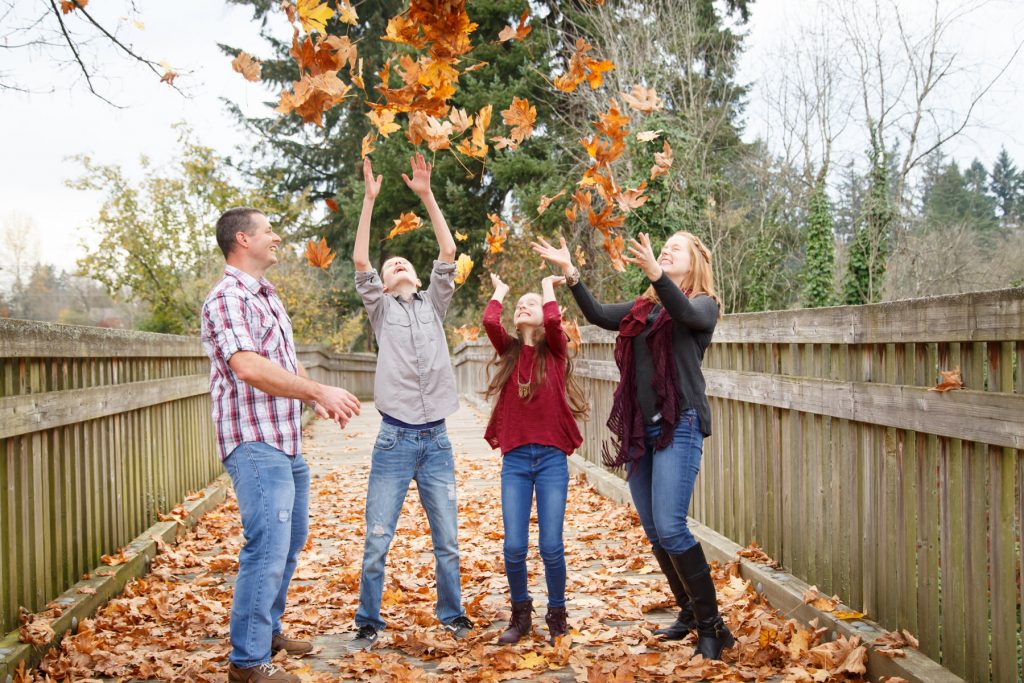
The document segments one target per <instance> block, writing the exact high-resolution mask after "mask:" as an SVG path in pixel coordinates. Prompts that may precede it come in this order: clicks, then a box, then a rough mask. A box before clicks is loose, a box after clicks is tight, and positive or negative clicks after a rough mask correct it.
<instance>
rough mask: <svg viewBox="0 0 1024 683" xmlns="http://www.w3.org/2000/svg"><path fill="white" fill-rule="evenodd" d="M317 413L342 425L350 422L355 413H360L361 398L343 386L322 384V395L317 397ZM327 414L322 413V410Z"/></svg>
mask: <svg viewBox="0 0 1024 683" xmlns="http://www.w3.org/2000/svg"><path fill="white" fill-rule="evenodd" d="M316 404H317V415H320V416H321V417H328V418H330V419H332V420H334V421H335V422H337V423H338V424H339V425H340V426H341V427H344V426H345V425H346V424H348V421H349V420H350V419H352V416H353V415H358V414H359V409H360V407H361V405H362V404H360V403H359V399H358V398H356V397H355V396H353V395H352V394H351V393H349V392H348V391H346V390H344V389H342V388H341V387H331V386H327V385H326V384H321V385H320V396H318V397H317V400H316ZM321 410H322V411H324V413H326V415H321V413H320V411H321Z"/></svg>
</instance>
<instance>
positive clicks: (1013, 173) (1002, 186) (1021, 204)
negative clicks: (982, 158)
mask: <svg viewBox="0 0 1024 683" xmlns="http://www.w3.org/2000/svg"><path fill="white" fill-rule="evenodd" d="M988 189H989V191H990V192H991V193H992V194H993V195H994V196H995V204H996V208H997V210H998V212H999V219H1000V223H1001V225H1002V227H1003V228H1015V227H1017V226H1018V225H1020V222H1021V214H1022V209H1024V175H1022V174H1021V173H1020V171H1018V170H1017V167H1016V166H1015V165H1014V163H1013V161H1011V160H1010V155H1009V154H1008V153H1007V151H1006V148H1005V147H1003V148H1001V149H1000V150H999V156H998V157H996V162H995V163H994V164H993V165H992V175H991V181H990V182H989V185H988Z"/></svg>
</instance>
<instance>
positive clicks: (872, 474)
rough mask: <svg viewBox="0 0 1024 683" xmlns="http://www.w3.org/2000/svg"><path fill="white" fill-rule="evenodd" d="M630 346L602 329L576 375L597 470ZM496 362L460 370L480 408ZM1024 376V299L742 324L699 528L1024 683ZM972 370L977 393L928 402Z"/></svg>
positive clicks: (717, 342) (718, 388) (711, 364)
mask: <svg viewBox="0 0 1024 683" xmlns="http://www.w3.org/2000/svg"><path fill="white" fill-rule="evenodd" d="M613 344H614V335H612V334H610V333H607V332H604V331H601V330H598V329H596V328H585V329H584V344H583V347H582V349H581V350H580V354H579V358H578V360H577V361H576V363H575V365H576V371H577V374H578V375H579V376H581V377H583V378H584V383H585V386H586V390H587V393H588V396H589V398H590V401H591V405H592V407H593V415H594V419H592V420H591V421H590V422H589V423H586V424H585V425H583V427H582V431H583V435H584V440H585V441H584V444H583V446H582V447H581V449H580V453H581V454H582V455H583V456H584V457H586V458H587V459H588V460H591V461H593V462H597V463H600V461H601V460H600V452H601V444H602V443H603V442H604V441H605V440H606V439H607V438H608V430H607V429H606V427H605V425H604V420H605V419H606V418H607V415H608V412H609V409H610V407H611V394H612V390H613V389H614V387H615V384H616V382H617V381H618V371H617V369H616V367H615V364H614V361H613V360H612V349H613ZM490 355H491V351H490V347H489V345H488V343H487V342H486V341H477V342H471V343H468V344H463V345H461V346H460V347H459V348H458V349H457V350H456V354H455V365H456V375H457V380H458V382H459V387H460V392H461V393H463V394H464V395H468V396H472V397H478V396H479V394H478V393H477V392H478V391H479V389H481V388H482V387H483V386H484V366H485V364H486V362H487V359H488V358H490ZM1022 360H1024V289H1011V290H1001V291H996V292H984V293H976V294H969V295H961V296H952V297H938V298H932V299H919V300H913V301H903V302H894V303H887V304H879V305H872V306H860V307H837V308H827V309H817V310H800V311H782V312H770V313H756V314H741V315H730V316H726V318H725V319H724V320H722V321H721V322H720V323H719V325H718V327H717V329H716V331H715V335H714V341H713V343H712V345H711V347H710V348H709V349H708V352H707V354H706V356H705V359H704V375H705V378H706V379H707V385H708V390H707V393H708V396H709V397H710V402H711V410H712V415H713V419H712V422H713V424H712V430H713V432H714V434H713V436H711V437H710V438H709V439H708V440H707V441H706V442H705V448H704V460H703V466H702V472H701V475H700V476H699V477H698V479H697V488H696V491H695V494H694V499H693V503H692V507H691V514H692V515H693V516H694V517H695V518H696V519H698V520H699V521H701V522H703V523H704V524H707V525H708V526H710V527H711V528H713V529H715V530H716V531H718V532H720V533H722V534H724V535H726V536H728V537H729V538H731V539H733V540H734V541H736V542H737V543H740V544H741V545H746V544H748V543H750V542H752V541H757V542H758V543H760V544H761V546H762V547H764V549H765V551H766V552H767V553H768V554H769V555H771V556H772V557H773V558H774V559H776V560H777V561H779V562H781V563H782V564H783V565H784V566H785V567H786V568H787V569H789V570H790V571H791V572H792V573H793V574H795V575H796V576H798V577H800V578H801V579H803V580H805V581H807V582H808V583H811V584H814V585H817V586H818V588H819V589H820V590H821V591H823V592H825V593H826V594H828V595H832V594H833V593H835V594H838V595H839V596H840V597H841V598H842V599H843V601H844V602H845V603H847V604H849V605H852V606H855V607H857V608H858V609H860V610H862V611H864V612H866V613H867V614H868V616H869V617H870V618H871V619H873V620H875V621H877V622H879V623H880V624H882V625H883V626H884V627H886V628H889V629H895V628H906V629H908V630H910V631H911V632H912V633H914V634H916V635H917V636H918V637H919V639H920V643H921V650H922V651H923V652H924V653H925V654H927V655H928V656H929V657H931V658H932V659H934V660H935V661H941V662H942V664H943V665H944V666H946V667H947V668H949V669H951V670H952V671H954V672H955V673H957V674H959V675H961V676H963V677H964V678H966V679H968V680H971V681H988V680H994V681H1016V680H1024V672H1022V671H1021V668H1020V666H1021V664H1020V662H1021V652H1022V650H1021V648H1022V642H1021V583H1022V578H1024V574H1022V572H1024V546H1022V542H1021V539H1022V534H1021V530H1022V526H1024V373H1022V370H1021V365H1020V363H1021V361H1022ZM957 366H959V367H960V369H961V371H962V373H963V381H964V385H965V389H963V390H958V391H951V392H949V393H937V392H930V391H929V390H928V388H929V387H932V386H934V385H935V384H936V383H937V382H938V381H939V372H940V371H942V370H951V369H953V368H955V367H957Z"/></svg>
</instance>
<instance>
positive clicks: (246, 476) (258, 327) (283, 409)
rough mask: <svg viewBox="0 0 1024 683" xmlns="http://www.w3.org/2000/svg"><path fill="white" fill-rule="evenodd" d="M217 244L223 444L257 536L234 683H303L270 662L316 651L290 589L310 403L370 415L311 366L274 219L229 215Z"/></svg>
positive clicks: (216, 353) (214, 343) (324, 410)
mask: <svg viewBox="0 0 1024 683" xmlns="http://www.w3.org/2000/svg"><path fill="white" fill-rule="evenodd" d="M217 244H218V245H219V246H220V248H221V251H223V252H224V259H225V261H226V262H227V265H226V266H225V268H224V277H223V278H222V279H221V280H220V282H218V283H217V284H216V285H215V286H214V287H213V289H212V290H211V291H210V294H209V295H208V296H207V298H206V302H205V303H204V304H203V311H202V321H201V323H202V341H203V348H204V349H205V350H206V353H207V355H208V356H209V357H210V362H211V364H212V368H211V372H210V393H211V394H212V398H213V422H214V425H215V428H216V433H217V448H218V451H219V454H220V457H221V460H222V461H223V462H224V469H226V470H227V472H228V474H230V476H231V482H232V484H233V486H234V489H235V495H236V496H237V498H238V509H239V512H240V513H241V517H242V530H243V533H244V535H245V545H244V546H243V547H242V551H241V553H239V556H238V579H237V580H236V581H235V595H234V601H233V603H232V606H231V647H232V650H231V655H230V660H231V663H230V666H229V669H228V680H229V681H232V682H238V683H242V682H248V683H262V682H263V681H286V682H288V683H298V681H299V678H298V677H297V676H294V675H292V674H289V673H288V672H286V671H284V670H282V669H280V668H278V667H275V666H273V665H272V664H271V663H270V659H271V656H272V655H273V653H274V652H276V651H278V650H287V651H288V653H289V654H303V653H306V652H309V651H310V650H311V649H312V645H311V644H310V643H309V642H303V641H298V640H291V639H288V638H286V637H285V636H284V634H283V633H282V632H281V615H282V613H283V612H284V606H285V600H286V598H287V595H288V583H289V581H290V580H291V577H292V574H293V573H294V571H295V565H296V562H297V559H298V555H299V551H300V550H301V549H302V547H303V545H305V543H306V536H307V532H308V528H309V517H308V503H309V467H308V465H306V462H305V461H304V460H303V458H302V453H301V422H300V415H301V412H302V403H303V402H305V403H307V404H309V405H310V406H311V407H312V408H313V410H314V411H315V412H316V414H317V415H318V416H320V417H328V418H330V419H332V420H335V421H336V422H337V423H338V424H339V425H340V426H341V427H344V426H345V424H346V423H347V422H348V420H349V418H351V417H352V415H353V414H356V415H358V414H359V401H358V400H357V399H356V397H355V396H353V395H352V394H350V393H349V392H347V391H345V390H344V389H340V388H337V387H330V386H326V385H323V384H319V383H317V382H314V381H312V380H311V379H309V376H308V375H307V374H306V371H305V369H304V368H303V367H302V366H301V365H300V364H299V362H298V359H297V358H296V355H295V344H294V342H293V340H292V326H291V320H290V319H289V318H288V314H287V313H286V312H285V310H284V305H283V304H282V303H281V300H280V299H279V298H278V297H277V294H275V292H274V287H273V285H271V284H270V283H269V282H268V281H267V280H266V279H264V277H263V275H264V273H265V272H266V270H267V269H268V268H270V267H271V266H272V265H274V264H275V263H277V250H278V247H279V246H280V244H281V238H280V236H278V235H277V234H275V233H274V230H273V228H272V227H271V225H270V221H269V220H267V217H266V216H265V215H264V214H263V213H262V212H260V211H258V210H256V209H250V208H235V209H230V210H228V211H226V212H224V215H222V216H221V217H220V219H219V220H218V221H217Z"/></svg>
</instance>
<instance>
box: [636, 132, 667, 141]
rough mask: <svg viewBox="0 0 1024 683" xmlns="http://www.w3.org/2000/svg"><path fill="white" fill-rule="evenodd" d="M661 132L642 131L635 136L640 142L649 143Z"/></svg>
mask: <svg viewBox="0 0 1024 683" xmlns="http://www.w3.org/2000/svg"><path fill="white" fill-rule="evenodd" d="M663 132H664V131H662V130H642V131H640V132H639V133H637V134H636V139H637V140H639V141H640V142H651V141H653V140H657V139H658V137H659V136H660V135H661V134H662V133H663Z"/></svg>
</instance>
